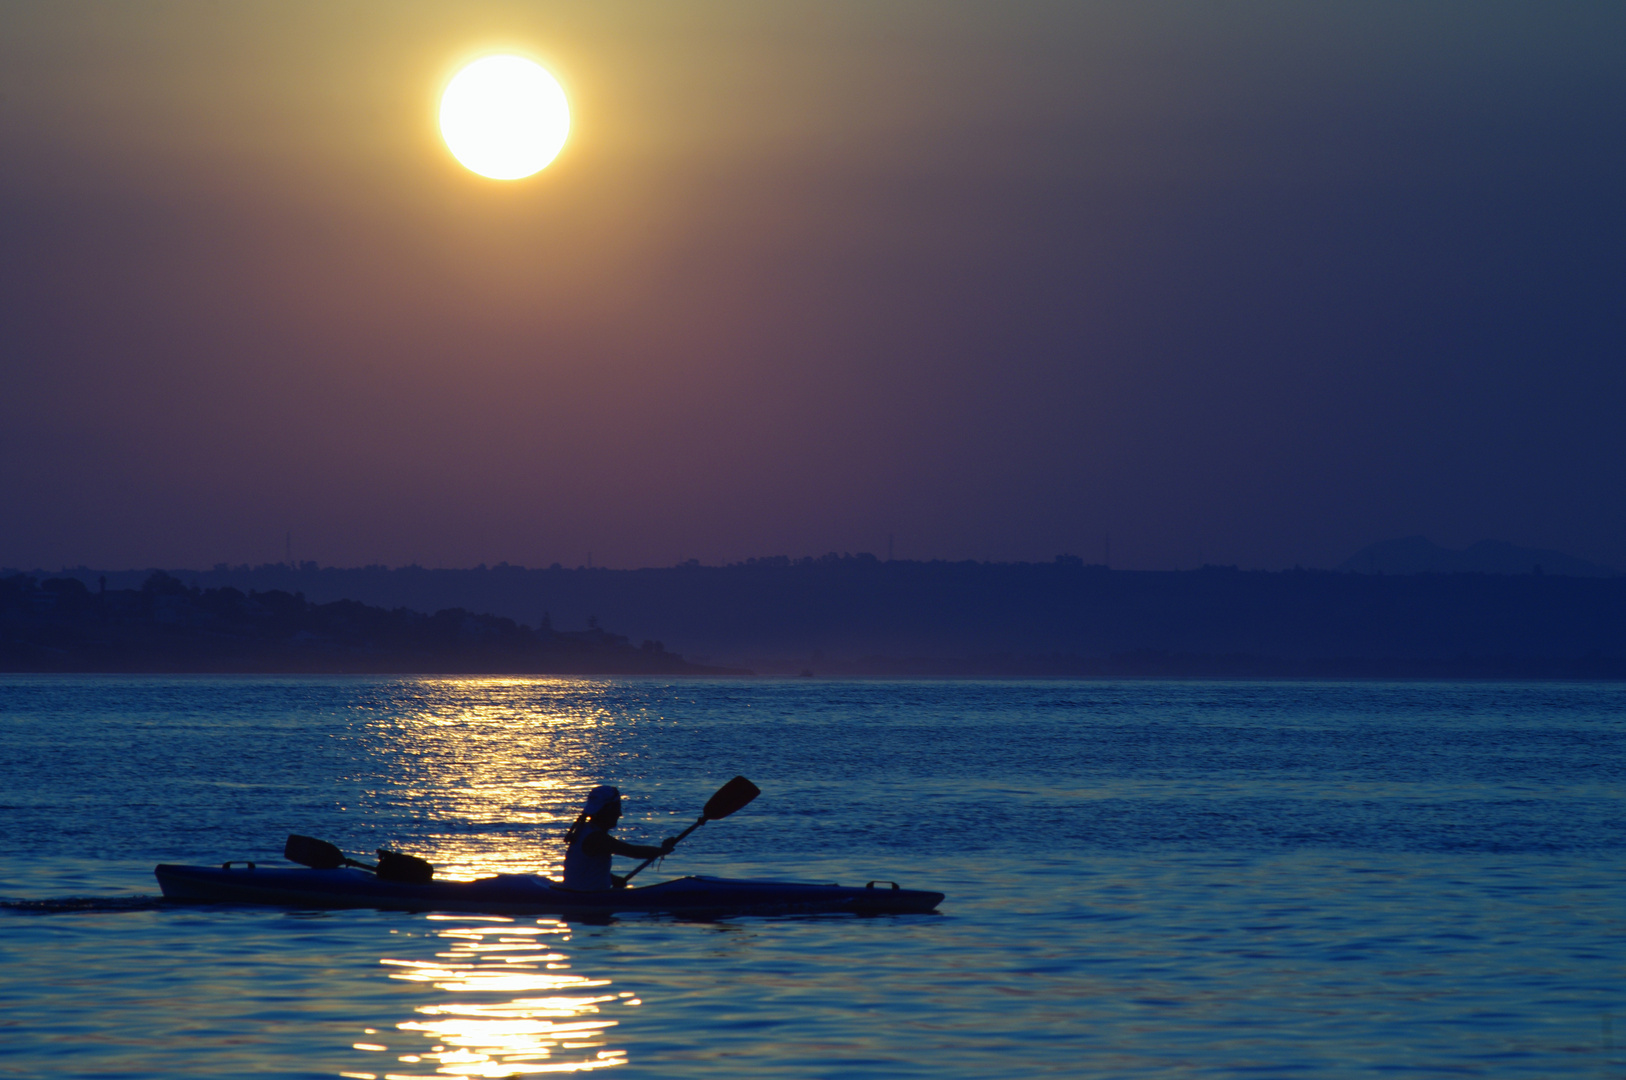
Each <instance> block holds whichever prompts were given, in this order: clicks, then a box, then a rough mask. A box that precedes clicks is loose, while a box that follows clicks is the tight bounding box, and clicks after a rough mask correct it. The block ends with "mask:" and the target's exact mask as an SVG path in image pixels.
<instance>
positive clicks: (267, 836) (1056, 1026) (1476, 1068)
mask: <svg viewBox="0 0 1626 1080" xmlns="http://www.w3.org/2000/svg"><path fill="white" fill-rule="evenodd" d="M1623 718H1626V687H1622V686H1619V685H1611V684H1591V685H1588V684H1577V685H1558V684H1373V683H1348V684H1340V683H1265V684H1247V683H1235V682H1213V683H1198V682H1122V683H1100V682H1030V683H1017V682H829V681H815V680H811V679H803V680H785V681H772V680H751V681H707V682H692V681H658V680H646V681H639V680H604V679H588V680H564V679H433V678H409V679H408V678H403V679H376V678H356V679H338V678H329V679H313V678H202V677H199V678H168V677H166V678H157V677H154V678H126V677H100V678H98V677H91V678H85V677H50V676H38V677H34V676H0V825H3V828H0V898H3V900H4V903H3V906H0V1075H3V1076H7V1077H29V1078H33V1077H121V1078H176V1077H209V1078H217V1077H228V1076H229V1077H244V1076H274V1077H341V1076H343V1077H355V1078H360V1077H377V1078H382V1077H441V1078H447V1077H508V1076H526V1075H531V1074H535V1073H542V1072H549V1071H572V1070H589V1069H613V1070H615V1072H616V1074H618V1075H626V1076H647V1077H661V1078H665V1077H708V1078H716V1077H742V1078H743V1077H767V1076H772V1077H931V1078H933V1080H945V1078H956V1077H999V1078H1004V1077H1033V1076H1066V1077H1160V1078H1161V1077H1199V1076H1200V1077H1233V1076H1236V1077H1241V1076H1269V1077H1344V1076H1350V1077H1356V1076H1382V1077H1442V1076H1469V1077H1543V1078H1545V1077H1582V1078H1585V1077H1597V1078H1604V1077H1608V1078H1611V1080H1619V1078H1620V1077H1622V1076H1623V1075H1626V1048H1623V1044H1626V935H1623V931H1626V889H1623V887H1622V876H1621V872H1622V869H1623V860H1622V854H1623V852H1626V812H1623V811H1626V807H1623V805H1622V802H1623V791H1622V777H1623V773H1626V719H1623ZM736 773H741V774H744V775H746V776H748V777H750V778H751V779H752V780H754V781H755V782H756V783H757V784H758V785H759V786H760V787H761V788H762V790H763V794H762V796H761V797H760V798H759V799H758V800H757V801H756V802H755V803H753V804H751V805H750V806H749V807H747V808H746V809H745V810H742V811H741V812H740V813H738V814H736V815H735V816H734V817H731V818H729V819H727V820H725V821H720V822H715V823H713V824H710V825H707V826H706V827H705V828H703V829H701V830H699V831H698V832H696V833H695V834H694V835H693V836H692V837H691V838H690V839H689V840H688V841H686V842H685V843H684V845H683V846H682V847H681V848H679V849H678V851H677V853H675V854H674V855H673V856H672V857H670V858H669V859H667V860H666V863H665V866H664V868H663V869H662V870H661V873H660V874H659V875H651V880H659V878H660V877H661V876H679V875H682V874H687V873H706V874H719V875H728V876H757V877H776V878H782V879H792V880H811V881H839V882H842V883H846V884H862V883H864V882H865V881H867V880H870V879H876V878H879V879H885V880H895V881H897V882H899V883H900V884H902V885H905V886H910V887H922V888H931V889H937V890H941V891H943V892H946V893H947V894H948V899H947V900H946V901H945V903H944V904H943V906H942V909H941V911H940V913H938V914H935V915H929V916H907V917H882V918H867V919H864V918H846V917H823V918H784V919H737V920H726V921H722V922H715V923H703V922H684V921H678V920H673V919H663V918H634V919H623V920H620V921H616V922H612V923H610V924H608V925H583V924H574V925H573V924H568V923H562V922H559V921H557V920H552V919H536V918H516V919H499V918H475V917H470V916H466V915H458V916H435V915H423V914H402V913H385V912H373V911H363V912H354V911H346V912H332V913H324V912H310V911H283V910H276V909H268V908H246V907H239V908H232V907H225V906H200V907H191V906H171V905H167V904H164V903H162V902H160V901H159V900H158V899H157V887H156V883H155V882H154V881H153V878H152V867H153V865H154V864H156V863H159V862H183V863H184V862H190V863H219V862H221V861H223V860H225V859H255V860H259V861H265V862H274V861H276V860H277V859H278V858H279V857H280V853H281V849H282V844H283V840H284V838H285V837H286V835H287V834H288V833H290V832H301V833H307V834H310V835H314V836H319V837H324V838H326V839H329V840H332V841H335V842H337V843H339V844H340V845H342V846H343V847H345V848H346V849H347V850H349V851H351V852H353V853H356V854H362V853H367V852H371V851H372V850H373V849H375V848H377V847H380V846H383V845H386V844H388V845H392V846H398V847H400V848H403V849H405V850H407V851H410V852H413V853H416V854H419V855H422V856H425V857H427V858H429V859H430V860H432V861H433V862H435V863H436V864H437V865H438V866H440V867H442V868H444V869H443V872H446V873H449V874H452V875H476V874H481V873H488V872H493V871H505V872H506V871H517V870H547V869H550V868H553V867H556V866H557V864H558V862H559V859H560V857H561V854H562V852H561V844H560V838H561V834H562V832H563V828H564V826H565V825H566V824H567V822H568V821H569V819H570V818H571V817H572V816H573V815H574V811H575V807H576V806H577V804H578V803H579V801H580V799H581V797H582V795H583V794H584V793H585V791H586V790H587V789H588V788H589V787H591V786H592V785H594V784H597V783H601V782H610V783H614V784H617V785H619V786H620V787H621V788H622V790H623V791H624V792H625V793H626V794H627V797H628V815H627V819H626V822H625V824H624V826H623V829H622V832H623V834H624V835H626V836H627V837H628V838H629V839H633V840H646V841H647V840H655V839H657V838H658V837H660V836H662V835H664V834H667V833H671V832H676V831H677V830H678V829H679V828H681V827H682V826H683V825H685V824H687V823H688V822H690V821H691V820H692V819H693V818H694V817H695V815H697V814H698V812H699V807H700V805H701V804H702V803H703V802H704V801H705V799H706V797H707V796H708V795H709V794H710V793H711V792H712V791H713V790H714V789H715V788H716V787H717V786H718V785H719V784H721V783H722V782H723V781H725V780H727V779H728V778H729V777H731V776H733V775H735V774H736Z"/></svg>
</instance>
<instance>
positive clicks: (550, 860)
mask: <svg viewBox="0 0 1626 1080" xmlns="http://www.w3.org/2000/svg"><path fill="white" fill-rule="evenodd" d="M414 684H415V686H414V688H415V689H416V690H417V691H418V693H417V694H416V695H415V700H414V701H413V704H412V705H411V707H410V709H409V711H407V712H404V713H403V712H399V711H394V710H379V711H378V712H377V713H376V714H375V715H374V716H373V717H372V719H370V720H369V722H368V724H367V728H366V731H367V735H366V739H365V751H364V753H365V756H364V758H363V759H360V760H358V762H357V766H358V769H359V770H360V774H359V775H358V777H357V779H360V780H361V781H362V782H363V783H364V784H365V785H366V794H365V796H364V798H365V799H366V801H368V802H372V803H378V804H383V805H385V806H388V807H389V808H390V809H399V808H410V809H411V814H410V816H411V817H412V818H415V819H417V820H425V821H434V822H441V823H444V828H445V831H444V832H440V833H438V834H435V835H421V834H420V835H417V836H414V837H410V838H408V837H380V838H379V839H380V841H381V842H384V843H385V844H386V845H387V844H390V843H394V844H398V845H399V846H401V847H402V848H403V849H405V850H408V851H411V852H412V853H413V854H415V855H419V856H421V857H423V858H427V859H428V860H429V861H430V862H432V863H434V864H435V868H436V876H438V877H441V878H444V879H446V880H451V881H458V880H472V879H474V878H477V877H485V876H489V875H492V874H504V873H527V874H529V873H540V874H553V875H554V876H557V873H558V870H559V867H560V863H561V861H562V859H563V857H564V850H563V844H562V841H563V837H564V831H565V829H566V827H567V826H568V825H569V824H570V823H571V822H572V821H574V820H575V817H576V812H577V810H578V808H579V805H580V801H581V798H582V796H583V795H584V794H585V792H587V791H588V790H589V789H591V788H592V787H593V786H594V785H596V784H598V783H601V782H603V777H604V773H605V770H606V768H607V766H608V763H609V761H610V760H611V759H612V758H613V757H614V755H613V754H612V753H611V752H610V750H609V748H608V746H607V744H606V733H607V732H608V730H609V728H610V727H611V726H612V725H615V724H618V723H625V722H629V721H631V722H642V721H643V720H644V719H645V718H648V719H651V720H657V721H658V720H659V717H658V716H652V715H651V714H650V712H649V711H648V705H647V704H646V703H645V702H644V701H642V700H640V699H638V698H637V697H636V695H634V696H633V697H631V698H630V699H629V698H628V697H626V696H624V693H623V692H622V691H614V692H611V688H610V687H609V686H608V685H607V684H605V683H603V682H602V681H594V680H582V679H549V678H534V679H526V678H468V679H425V680H414ZM633 839H639V838H638V837H633Z"/></svg>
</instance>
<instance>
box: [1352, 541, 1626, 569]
mask: <svg viewBox="0 0 1626 1080" xmlns="http://www.w3.org/2000/svg"><path fill="white" fill-rule="evenodd" d="M1338 569H1340V570H1348V571H1354V572H1355V573H1358V574H1558V575H1561V576H1563V577H1614V576H1615V575H1616V573H1617V571H1615V570H1612V569H1610V568H1609V567H1607V566H1600V565H1599V564H1598V563H1593V562H1587V561H1586V560H1585V559H1577V558H1576V557H1575V556H1573V555H1565V554H1564V553H1563V552H1561V551H1549V550H1547V549H1546V548H1527V547H1520V546H1518V545H1517V544H1509V543H1508V542H1507V541H1505V540H1481V541H1479V543H1477V544H1470V545H1469V546H1468V547H1465V548H1461V549H1453V548H1444V547H1441V546H1440V545H1438V544H1436V543H1434V542H1433V541H1431V540H1429V539H1428V538H1427V537H1423V536H1403V537H1400V538H1398V539H1395V540H1380V541H1379V542H1377V543H1376V544H1371V545H1369V546H1367V547H1364V548H1362V549H1361V550H1360V551H1358V552H1356V553H1355V554H1354V555H1352V556H1351V557H1350V558H1348V559H1346V560H1345V561H1344V562H1343V563H1341V564H1340V565H1339V566H1338Z"/></svg>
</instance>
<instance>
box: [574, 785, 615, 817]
mask: <svg viewBox="0 0 1626 1080" xmlns="http://www.w3.org/2000/svg"><path fill="white" fill-rule="evenodd" d="M620 801H621V790H620V789H619V788H613V787H611V786H610V785H609V784H600V785H599V786H598V787H596V788H594V789H593V790H592V791H589V792H588V793H587V802H586V803H585V804H583V806H582V813H584V814H596V813H598V812H599V811H600V810H602V809H604V808H605V807H606V806H609V805H610V804H611V803H614V802H620Z"/></svg>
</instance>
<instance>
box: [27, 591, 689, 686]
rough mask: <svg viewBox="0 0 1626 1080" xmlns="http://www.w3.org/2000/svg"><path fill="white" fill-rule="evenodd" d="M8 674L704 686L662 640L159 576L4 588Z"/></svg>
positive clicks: (452, 610) (454, 610)
mask: <svg viewBox="0 0 1626 1080" xmlns="http://www.w3.org/2000/svg"><path fill="white" fill-rule="evenodd" d="M0 670H6V671H82V672H91V671H110V672H116V671H122V672H144V671H152V672H194V671H195V672H328V673H342V672H355V673H409V672H417V673H430V672H434V673H448V674H474V673H479V674H584V675H588V674H591V675H608V674H649V675H657V674H659V675H678V674H705V673H708V672H713V671H715V670H717V669H713V668H706V667H702V666H699V665H696V664H690V663H688V662H687V661H685V660H684V659H683V658H682V657H681V656H678V655H676V654H675V653H670V652H667V651H666V649H665V647H664V646H663V645H662V644H661V643H660V642H658V641H645V642H643V643H642V644H641V645H634V644H632V642H631V641H630V640H629V639H628V638H626V637H624V636H622V635H620V634H613V633H610V632H608V631H606V630H604V629H602V628H600V627H598V626H596V625H590V626H589V627H588V628H587V629H585V630H574V631H567V630H555V629H553V627H552V626H551V625H550V623H549V621H548V620H547V619H546V618H545V617H544V619H543V622H542V625H541V626H540V627H538V628H536V629H533V628H531V627H529V626H524V625H521V624H519V623H517V622H515V621H514V620H513V619H508V618H503V617H501V616H497V615H479V614H475V613H473V612H470V611H465V610H463V609H461V608H449V609H447V610H444V611H437V612H435V613H434V614H433V615H426V614H423V613H422V612H418V611H412V610H409V609H407V608H403V607H398V608H394V609H388V610H387V609H385V608H380V607H370V606H368V605H366V604H363V603H360V602H358V601H355V600H336V601H333V602H331V603H326V604H314V603H311V602H310V601H308V600H306V599H305V597H304V594H303V593H289V592H285V591H283V590H280V589H274V590H271V591H268V592H256V591H252V590H251V591H249V592H247V593H244V592H242V591H240V590H238V589H235V588H231V587H223V588H214V589H200V588H197V587H191V588H189V587H187V586H186V585H185V584H183V583H182V582H181V581H180V580H179V579H177V578H175V577H172V576H171V575H169V574H165V573H163V572H155V573H153V574H152V575H151V576H149V577H148V578H147V580H146V581H145V582H144V583H143V584H142V585H141V587H140V588H138V589H115V590H108V589H105V588H102V589H91V588H88V587H87V586H86V585H85V583H84V582H83V581H81V580H79V579H77V578H71V577H61V578H51V579H48V580H44V581H41V580H39V579H37V578H34V577H31V576H28V575H24V574H16V575H13V576H11V577H7V578H0Z"/></svg>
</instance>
